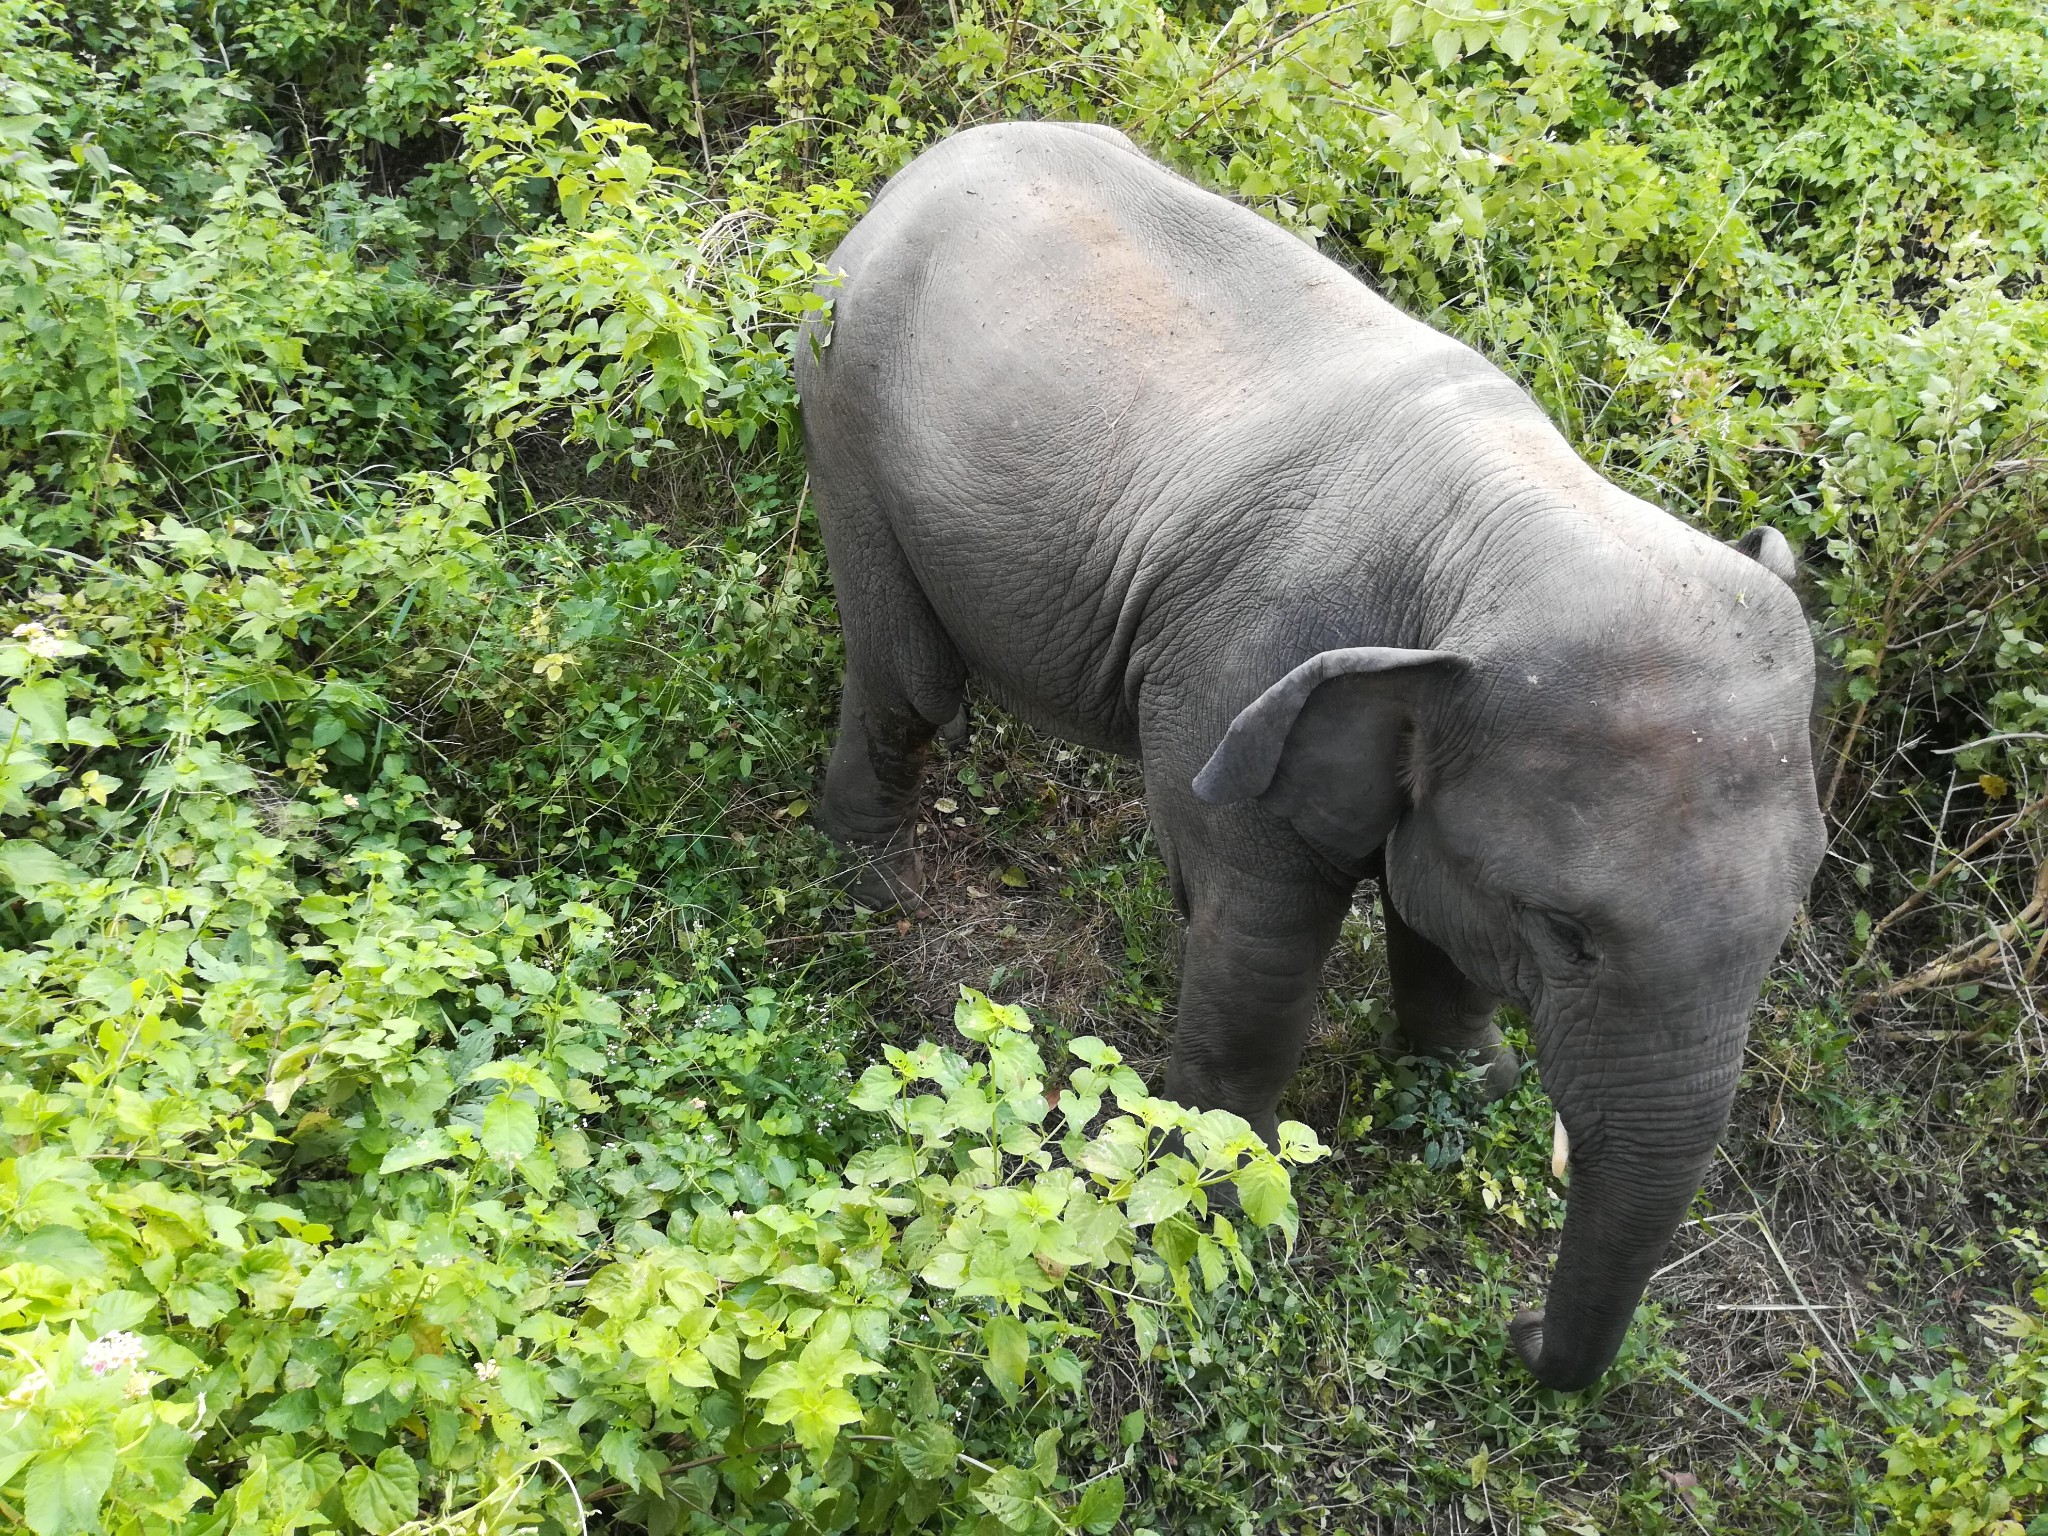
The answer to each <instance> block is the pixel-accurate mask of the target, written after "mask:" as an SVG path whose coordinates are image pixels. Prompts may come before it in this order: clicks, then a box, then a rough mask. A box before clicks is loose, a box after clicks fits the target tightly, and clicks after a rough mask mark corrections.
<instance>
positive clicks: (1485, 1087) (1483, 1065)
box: [1416, 1025, 1522, 1105]
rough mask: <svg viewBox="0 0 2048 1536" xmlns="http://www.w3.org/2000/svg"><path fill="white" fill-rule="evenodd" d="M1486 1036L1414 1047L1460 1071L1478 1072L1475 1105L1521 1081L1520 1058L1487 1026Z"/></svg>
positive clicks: (1504, 1094) (1500, 1095) (1490, 1100)
mask: <svg viewBox="0 0 2048 1536" xmlns="http://www.w3.org/2000/svg"><path fill="white" fill-rule="evenodd" d="M1486 1036H1491V1038H1490V1039H1489V1038H1486ZM1486 1036H1482V1037H1481V1038H1480V1039H1478V1040H1476V1041H1474V1042H1473V1043H1472V1044H1470V1045H1446V1044H1443V1043H1441V1042H1437V1041H1432V1042H1431V1043H1429V1044H1427V1045H1417V1046H1416V1049H1417V1050H1419V1051H1421V1052H1422V1053H1423V1054H1425V1055H1430V1056H1435V1057H1436V1058H1438V1059H1439V1060H1441V1061H1447V1062H1449V1063H1450V1064H1451V1065H1452V1066H1455V1067H1459V1068H1461V1069H1465V1070H1471V1069H1474V1068H1477V1069H1480V1077H1479V1084H1478V1092H1479V1102H1480V1103H1481V1104H1482V1105H1484V1104H1491V1103H1493V1102H1494V1100H1496V1099H1504V1098H1506V1097H1507V1096H1508V1095H1509V1094H1511V1093H1513V1092H1514V1091H1515V1084H1516V1083H1518V1082H1520V1081H1521V1080H1522V1058H1521V1057H1519V1056H1517V1055H1516V1054H1515V1049H1514V1047H1513V1046H1511V1045H1509V1044H1508V1043H1507V1042H1506V1041H1505V1040H1503V1039H1501V1037H1500V1031H1499V1030H1497V1029H1495V1028H1493V1027H1492V1026H1491V1025H1489V1026H1488V1027H1487V1030H1486Z"/></svg>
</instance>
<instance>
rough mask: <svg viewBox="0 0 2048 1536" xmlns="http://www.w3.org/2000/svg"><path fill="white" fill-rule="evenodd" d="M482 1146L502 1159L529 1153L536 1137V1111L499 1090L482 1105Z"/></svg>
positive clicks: (538, 1137) (527, 1104)
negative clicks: (496, 1094)
mask: <svg viewBox="0 0 2048 1536" xmlns="http://www.w3.org/2000/svg"><path fill="white" fill-rule="evenodd" d="M482 1140H483V1145H484V1150H485V1151H486V1152H488V1153H490V1155H491V1156H492V1157H495V1158H497V1159H498V1161H500V1162H502V1163H516V1162H518V1161H519V1160H520V1159H521V1158H523V1157H528V1156H531V1155H532V1152H533V1149H534V1147H535V1146H536V1145H537V1144H538V1143H539V1141H540V1111H539V1110H538V1109H536V1108H535V1107H534V1106H533V1105H532V1104H531V1103H530V1102H528V1101H527V1100H525V1099H520V1098H514V1097H513V1096H512V1095H511V1094H509V1093H501V1094H499V1095H498V1096H497V1097H496V1098H495V1099H492V1100H491V1102H490V1103H489V1104H488V1105H486V1106H485V1108H484V1125H483V1136H482Z"/></svg>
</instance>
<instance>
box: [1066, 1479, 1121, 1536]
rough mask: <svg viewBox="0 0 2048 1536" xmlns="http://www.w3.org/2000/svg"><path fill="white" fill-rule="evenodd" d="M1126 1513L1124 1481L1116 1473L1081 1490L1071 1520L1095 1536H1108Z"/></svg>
mask: <svg viewBox="0 0 2048 1536" xmlns="http://www.w3.org/2000/svg"><path fill="white" fill-rule="evenodd" d="M1123 1512H1124V1480H1123V1479H1122V1478H1121V1477H1118V1476H1117V1475H1116V1474H1115V1473H1111V1474H1110V1475H1109V1476H1108V1477H1098V1478H1097V1479H1096V1480H1095V1481H1094V1482H1092V1483H1090V1484H1088V1486H1087V1487H1085V1488H1083V1489H1082V1490H1081V1497H1080V1498H1079V1499H1078V1500H1076V1501H1075V1504H1074V1508H1073V1511H1072V1514H1071V1516H1070V1518H1071V1519H1072V1522H1073V1523H1074V1524H1075V1525H1078V1526H1080V1527H1081V1529H1082V1530H1084V1531H1089V1532H1092V1533H1093V1536H1108V1533H1109V1532H1110V1531H1113V1530H1115V1529H1116V1522H1117V1520H1118V1518H1119V1517H1121V1516H1122V1514H1123Z"/></svg>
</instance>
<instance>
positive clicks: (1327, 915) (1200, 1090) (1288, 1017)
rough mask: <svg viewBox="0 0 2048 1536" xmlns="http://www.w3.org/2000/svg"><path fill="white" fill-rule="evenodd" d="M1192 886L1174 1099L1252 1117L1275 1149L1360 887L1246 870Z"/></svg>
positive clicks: (1170, 1093) (1170, 1083)
mask: <svg viewBox="0 0 2048 1536" xmlns="http://www.w3.org/2000/svg"><path fill="white" fill-rule="evenodd" d="M1183 888H1184V889H1185V890H1186V893H1187V900H1188V903H1189V908H1190V910H1189V912H1188V933H1187V949H1186V952H1185V955H1184V958H1183V960H1182V963H1181V985H1180V1022H1179V1024H1178V1025H1177V1026H1176V1028H1175V1030H1174V1036H1173V1059H1172V1061H1171V1062H1170V1063H1169V1064H1168V1066H1167V1069H1166V1094H1167V1097H1169V1098H1171V1099H1175V1100H1178V1101H1179V1102H1180V1103H1182V1104H1186V1105H1189V1106H1191V1107H1193V1108H1196V1109H1227V1110H1230V1111H1232V1112H1233V1113H1235V1114H1239V1115H1242V1116H1243V1117H1244V1118H1245V1119H1246V1120H1248V1121H1250V1122H1251V1124H1252V1127H1253V1128H1254V1129H1255V1130H1257V1131H1258V1133H1259V1134H1260V1135H1261V1136H1263V1137H1264V1138H1265V1139H1266V1141H1267V1142H1268V1144H1273V1143H1275V1142H1276V1140H1277V1138H1278V1135H1279V1125H1280V1121H1279V1113H1278V1111H1279V1107H1280V1095H1281V1093H1282V1092H1283V1091H1284V1090H1285V1089H1286V1087H1287V1083H1288V1080H1289V1079H1290V1078H1292V1077H1293V1076H1294V1071H1295V1068H1296V1067H1298V1066H1299V1065H1300V1064H1301V1052H1302V1046H1303V1044H1304V1043H1305V1042H1306V1041H1307V1039H1308V1032H1309V1027H1310V1025H1311V1023H1312V1022H1313V1021H1314V1018H1315V1008H1316V990H1317V986H1318V983H1319V981H1320V978H1321V975H1322V967H1323V957H1324V956H1325V955H1327V954H1328V953H1329V951H1330V946H1331V944H1333V943H1334V942H1335V941H1336V938H1337V930H1338V928H1339V927H1340V926H1341V925H1342V923H1343V921H1344V913H1345V911H1346V909H1347V908H1348V907H1349V906H1350V903H1351V888H1350V887H1349V886H1338V885H1335V884H1331V883H1327V882H1325V881H1322V880H1319V879H1314V878H1305V879H1302V880H1299V881H1291V882H1281V881H1269V880H1261V879H1260V878H1258V877H1256V876H1252V875H1246V874H1244V873H1242V872H1240V871H1231V872H1229V873H1228V875H1226V876H1225V878H1223V879H1220V880H1218V879H1213V878H1211V879H1199V878H1198V879H1194V880H1189V881H1186V882H1185V883H1184V887H1183Z"/></svg>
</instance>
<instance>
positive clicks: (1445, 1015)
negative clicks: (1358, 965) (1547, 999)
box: [1380, 894, 1522, 1103]
mask: <svg viewBox="0 0 2048 1536" xmlns="http://www.w3.org/2000/svg"><path fill="white" fill-rule="evenodd" d="M1380 911H1381V913H1382V915H1383V916H1384V917H1385V919H1386V934H1387V970H1388V972H1389V973H1390V977H1391V980H1392V982H1393V989H1394V1017H1395V1019H1396V1020H1398V1021H1399V1023H1400V1025H1401V1033H1402V1034H1403V1035H1405V1036H1407V1038H1408V1043H1409V1044H1410V1045H1411V1046H1413V1047H1414V1048H1415V1049H1416V1050H1418V1051H1420V1052H1422V1053H1423V1054H1424V1055H1428V1056H1441V1057H1443V1058H1444V1059H1445V1060H1447V1061H1458V1060H1466V1059H1476V1060H1477V1062H1478V1063H1479V1064H1480V1065H1482V1066H1484V1067H1485V1068H1486V1079H1485V1094H1486V1100H1487V1102H1488V1103H1491V1102H1492V1101H1493V1100H1495V1099H1498V1098H1500V1097H1502V1096H1503V1095H1505V1094H1507V1093H1509V1092H1511V1091H1512V1090H1513V1088H1514V1086H1515V1080H1516V1079H1517V1078H1518V1077H1520V1076H1521V1072H1522V1063H1521V1061H1520V1060H1519V1059H1518V1058H1517V1057H1516V1055H1515V1053H1514V1051H1513V1049H1511V1048H1510V1047H1509V1046H1508V1045H1507V1043H1506V1042H1505V1041H1503V1040H1502V1039H1501V1037H1500V1029H1499V1026H1497V1025H1496V1024H1495V1023H1494V1022H1493V1014H1494V1010H1495V1009H1496V1008H1498V1007H1499V1006H1500V1000H1499V999H1498V998H1496V997H1494V996H1493V995H1492V994H1491V993H1488V992H1486V991H1483V990H1482V989H1480V988H1479V987H1476V986H1474V985H1473V984H1472V983H1471V982H1470V981H1468V980H1467V979H1466V978H1465V975H1464V973H1463V972H1462V971H1460V970H1459V969H1458V967H1457V966H1456V965H1455V964H1453V963H1452V961H1451V957H1450V956H1449V955H1446V954H1445V953H1444V952H1443V951H1442V950H1440V949H1438V948H1437V947H1436V946H1435V945H1434V944H1432V943H1430V942H1429V940H1427V939H1425V938H1424V937H1423V936H1422V935H1421V934H1419V933H1417V932H1416V931H1415V930H1414V929H1413V928H1410V927H1409V926H1408V925H1407V924H1406V923H1405V922H1403V921H1402V920H1401V914H1400V913H1398V912H1396V911H1395V910H1394V903H1393V902H1392V901H1391V900H1389V899H1387V898H1386V897H1385V895H1384V894H1382V896H1381V899H1380Z"/></svg>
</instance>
